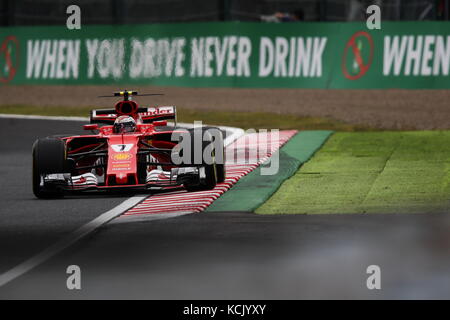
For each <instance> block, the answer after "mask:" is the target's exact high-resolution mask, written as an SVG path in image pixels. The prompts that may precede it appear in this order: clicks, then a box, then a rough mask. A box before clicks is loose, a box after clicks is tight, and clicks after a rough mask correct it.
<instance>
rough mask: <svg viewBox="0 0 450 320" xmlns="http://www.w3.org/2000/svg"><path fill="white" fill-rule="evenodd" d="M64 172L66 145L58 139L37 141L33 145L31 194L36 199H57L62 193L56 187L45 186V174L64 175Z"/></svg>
mask: <svg viewBox="0 0 450 320" xmlns="http://www.w3.org/2000/svg"><path fill="white" fill-rule="evenodd" d="M65 171H67V170H66V145H65V143H64V141H63V140H61V139H58V138H44V139H38V140H36V142H35V143H34V144H33V193H34V195H35V196H36V197H38V198H47V199H48V198H59V197H61V196H62V195H63V191H62V190H61V189H59V188H57V187H56V186H46V185H45V184H44V183H43V177H44V175H46V174H52V173H64V172H65Z"/></svg>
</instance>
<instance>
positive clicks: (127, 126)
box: [113, 116, 136, 133]
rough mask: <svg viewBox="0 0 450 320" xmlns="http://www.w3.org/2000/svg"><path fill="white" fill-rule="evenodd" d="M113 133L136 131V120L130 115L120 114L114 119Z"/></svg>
mask: <svg viewBox="0 0 450 320" xmlns="http://www.w3.org/2000/svg"><path fill="white" fill-rule="evenodd" d="M113 131H114V133H127V132H135V131H136V121H134V119H133V117H130V116H120V117H117V119H116V120H115V121H114V128H113Z"/></svg>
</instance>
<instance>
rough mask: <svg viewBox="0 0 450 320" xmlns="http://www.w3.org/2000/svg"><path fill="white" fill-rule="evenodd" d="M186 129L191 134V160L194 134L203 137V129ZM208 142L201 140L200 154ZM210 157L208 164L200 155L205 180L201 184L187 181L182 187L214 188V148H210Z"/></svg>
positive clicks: (192, 157) (215, 182)
mask: <svg viewBox="0 0 450 320" xmlns="http://www.w3.org/2000/svg"><path fill="white" fill-rule="evenodd" d="M187 131H188V132H189V133H190V134H191V161H193V160H194V159H195V152H194V151H195V148H194V140H195V139H194V137H195V136H196V134H201V137H203V134H204V131H203V130H201V131H200V129H188V130H187ZM199 131H200V132H199ZM202 140H203V139H202ZM210 143H211V142H210V141H202V155H203V153H204V151H205V149H206V148H207V147H208V146H209V144H210ZM211 157H212V159H213V161H212V163H211V164H208V163H206V162H205V159H203V156H202V163H201V164H200V166H202V167H204V168H205V176H206V177H205V180H204V181H203V182H202V183H201V184H192V185H191V184H189V183H185V184H184V187H185V188H186V190H187V191H204V190H211V189H214V187H215V186H216V184H217V167H216V162H215V150H214V149H211Z"/></svg>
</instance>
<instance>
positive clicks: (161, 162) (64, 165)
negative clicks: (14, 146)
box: [33, 90, 225, 198]
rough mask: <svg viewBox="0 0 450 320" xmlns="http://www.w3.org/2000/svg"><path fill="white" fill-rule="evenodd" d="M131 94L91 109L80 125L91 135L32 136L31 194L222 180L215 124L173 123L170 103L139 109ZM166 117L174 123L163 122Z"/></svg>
mask: <svg viewBox="0 0 450 320" xmlns="http://www.w3.org/2000/svg"><path fill="white" fill-rule="evenodd" d="M134 95H137V92H135V91H127V90H125V91H121V92H116V93H114V96H122V97H123V100H122V101H119V102H117V103H116V105H115V108H114V109H101V110H93V111H91V118H90V124H87V125H84V129H85V130H91V131H92V134H88V135H76V136H62V137H61V136H53V137H47V138H43V139H38V140H36V142H35V143H34V145H33V192H34V194H35V195H36V197H38V198H55V197H61V196H62V195H64V194H65V193H68V192H81V191H92V190H97V191H98V190H112V189H114V190H124V189H133V188H134V189H142V190H153V189H158V190H161V189H171V188H180V187H184V188H186V189H187V190H188V191H200V190H209V189H212V188H214V187H215V186H216V184H217V183H218V182H223V181H224V180H225V167H224V161H223V135H222V132H221V131H220V130H219V129H218V128H214V127H201V128H193V129H185V128H180V127H177V126H176V108H175V107H174V106H161V107H147V108H141V107H139V106H138V104H137V103H136V102H135V101H132V99H131V98H132V96H134ZM170 119H173V120H174V122H175V126H168V125H167V120H170ZM99 124H105V125H104V126H99ZM199 137H200V141H199Z"/></svg>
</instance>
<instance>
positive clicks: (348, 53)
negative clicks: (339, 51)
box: [342, 31, 373, 80]
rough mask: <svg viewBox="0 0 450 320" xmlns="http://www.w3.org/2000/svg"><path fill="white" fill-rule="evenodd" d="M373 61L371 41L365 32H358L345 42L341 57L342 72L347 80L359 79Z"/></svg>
mask: <svg viewBox="0 0 450 320" xmlns="http://www.w3.org/2000/svg"><path fill="white" fill-rule="evenodd" d="M372 59H373V40H372V37H371V36H370V34H368V33H367V32H365V31H358V32H357V33H355V34H354V35H352V37H351V38H350V40H349V41H348V42H347V44H346V46H345V50H344V55H343V57H342V72H343V73H344V76H345V77H346V78H347V79H350V80H356V79H359V78H361V77H362V76H363V75H364V74H365V73H366V72H367V70H369V68H370V65H371V64H372Z"/></svg>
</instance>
